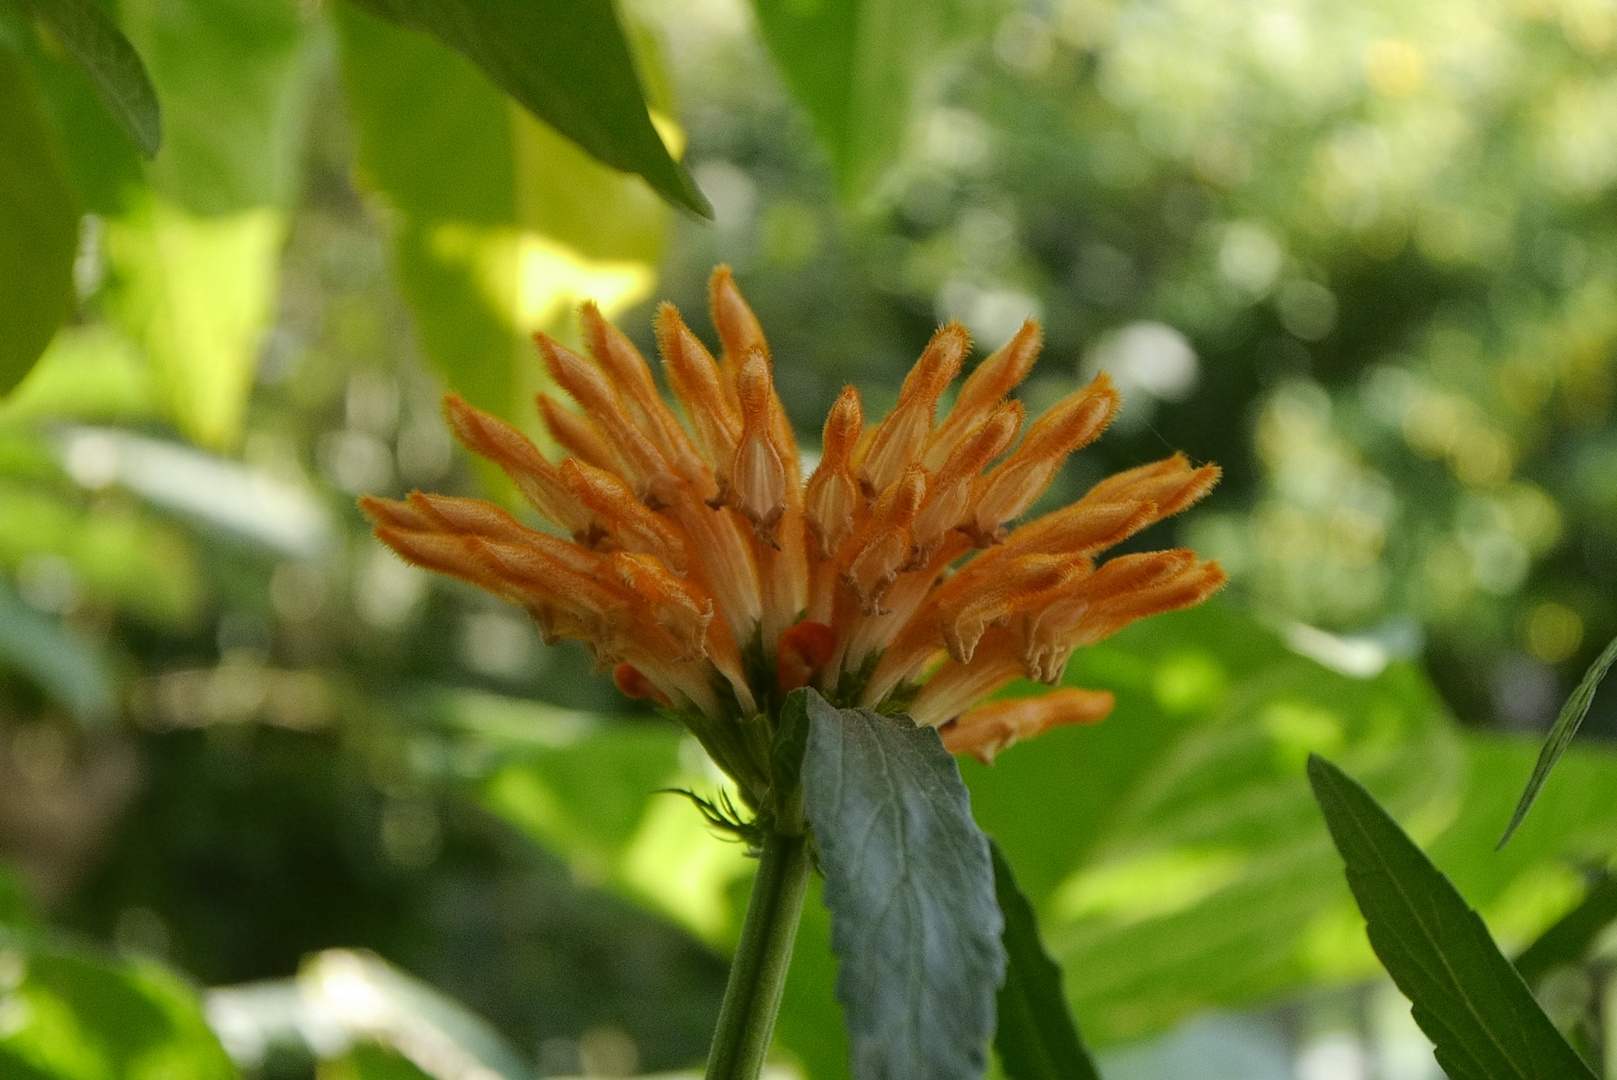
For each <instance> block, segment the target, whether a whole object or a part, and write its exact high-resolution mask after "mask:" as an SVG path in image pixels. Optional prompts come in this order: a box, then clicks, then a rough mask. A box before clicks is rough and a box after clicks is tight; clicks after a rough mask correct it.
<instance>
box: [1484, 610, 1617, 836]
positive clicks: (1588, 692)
mask: <svg viewBox="0 0 1617 1080" xmlns="http://www.w3.org/2000/svg"><path fill="white" fill-rule="evenodd" d="M1614 662H1617V638H1612V639H1611V642H1610V643H1609V644H1607V646H1606V647H1605V649H1604V650H1603V651H1602V652H1601V653H1600V655H1599V656H1597V657H1595V662H1594V663H1592V664H1590V665H1589V670H1588V671H1586V672H1584V673H1583V679H1582V680H1581V681H1580V682H1579V683H1578V687H1577V689H1576V690H1573V691H1572V695H1571V696H1570V697H1568V698H1567V699H1566V704H1565V705H1562V706H1561V713H1560V715H1559V716H1557V717H1556V718H1555V725H1554V726H1553V727H1551V728H1550V733H1549V735H1548V737H1546V738H1545V740H1544V748H1543V749H1542V750H1540V751H1539V755H1538V761H1537V762H1536V763H1535V764H1534V765H1533V775H1532V776H1531V777H1529V778H1528V780H1527V787H1526V788H1525V789H1524V790H1523V791H1522V797H1521V799H1520V800H1518V801H1517V803H1516V810H1515V812H1514V813H1512V814H1511V815H1510V824H1509V825H1506V826H1505V834H1504V835H1503V836H1501V837H1500V838H1499V846H1500V847H1504V846H1505V842H1506V841H1507V840H1509V839H1510V837H1511V834H1512V833H1514V832H1515V831H1516V829H1517V827H1518V826H1520V825H1521V823H1522V819H1523V818H1525V817H1526V816H1527V811H1529V810H1531V809H1532V808H1533V802H1534V800H1536V799H1537V798H1538V793H1539V792H1540V791H1541V790H1543V788H1544V782H1545V781H1546V780H1548V779H1549V778H1550V770H1552V769H1554V768H1555V763H1556V762H1558V761H1560V760H1561V755H1562V754H1564V753H1566V748H1567V747H1568V746H1570V745H1571V744H1572V737H1573V736H1574V735H1576V734H1577V733H1578V727H1579V726H1580V725H1581V724H1582V723H1583V718H1584V717H1585V716H1587V715H1588V713H1589V706H1590V704H1591V703H1592V702H1593V701H1594V699H1595V691H1596V690H1598V689H1599V688H1600V682H1601V680H1602V679H1604V678H1605V677H1606V672H1608V671H1610V670H1611V665H1612V664H1613V663H1614Z"/></svg>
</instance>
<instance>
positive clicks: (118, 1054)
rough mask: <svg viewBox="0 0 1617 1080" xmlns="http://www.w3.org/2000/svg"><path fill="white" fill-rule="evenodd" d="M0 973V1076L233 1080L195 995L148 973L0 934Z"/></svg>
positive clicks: (145, 964)
mask: <svg viewBox="0 0 1617 1080" xmlns="http://www.w3.org/2000/svg"><path fill="white" fill-rule="evenodd" d="M0 969H3V976H0V1009H3V1010H4V1014H5V1016H6V1018H7V1023H6V1025H5V1027H4V1028H0V1076H5V1077H8V1078H10V1077H16V1078H18V1080H82V1078H85V1077H162V1078H164V1080H234V1078H235V1076H236V1070H235V1068H234V1067H233V1066H232V1065H231V1063H230V1059H229V1058H227V1057H226V1056H225V1052H224V1049H223V1048H222V1047H221V1046H220V1045H219V1040H218V1038H217V1037H216V1036H215V1035H214V1033H213V1032H212V1031H211V1030H210V1029H209V1028H208V1025H207V1022H206V1021H205V1020H204V1019H203V1016H202V1009H201V1003H200V1002H199V1001H198V1000H197V995H196V992H195V990H193V989H192V988H191V987H189V986H187V985H186V984H185V983H183V982H182V981H181V980H180V979H178V978H177V977H175V976H174V975H173V974H171V973H170V972H168V971H167V970H166V969H164V968H161V967H159V966H158V965H156V964H154V963H151V962H149V961H135V962H115V961H112V960H108V959H104V958H102V957H99V956H95V955H93V954H91V953H89V952H85V951H81V950H77V949H70V948H64V947H62V946H59V945H54V944H49V943H46V942H43V941H40V940H38V939H36V938H35V937H33V936H32V935H17V934H11V933H8V932H7V931H5V930H3V929H0Z"/></svg>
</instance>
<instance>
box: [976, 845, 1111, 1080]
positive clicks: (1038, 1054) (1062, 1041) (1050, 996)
mask: <svg viewBox="0 0 1617 1080" xmlns="http://www.w3.org/2000/svg"><path fill="white" fill-rule="evenodd" d="M988 848H989V851H990V852H992V854H993V858H994V891H995V892H996V893H997V894H998V895H999V909H1000V911H1001V912H1002V913H1004V916H1005V936H1004V942H1005V959H1006V965H1005V985H1004V986H1002V987H1000V989H999V1002H998V1013H999V1025H998V1027H996V1028H995V1030H994V1049H995V1050H997V1051H998V1052H999V1061H1000V1065H1001V1066H1003V1067H1004V1069H1005V1075H1006V1076H1008V1077H1010V1080H1100V1073H1099V1071H1098V1070H1097V1069H1096V1068H1095V1063H1094V1061H1092V1060H1091V1059H1090V1057H1089V1051H1088V1050H1086V1049H1085V1048H1084V1044H1083V1040H1082V1039H1080V1038H1079V1036H1078V1028H1077V1026H1076V1025H1075V1024H1074V1023H1073V1021H1072V1012H1071V1010H1070V1009H1069V1008H1068V1006H1067V995H1066V991H1065V990H1063V989H1062V985H1061V968H1060V966H1059V965H1058V964H1057V963H1056V962H1055V961H1054V960H1052V959H1050V954H1049V953H1047V952H1045V951H1044V943H1043V942H1042V941H1040V940H1039V923H1038V919H1037V917H1036V916H1035V915H1034V913H1033V905H1032V904H1030V903H1029V902H1028V899H1027V897H1025V896H1023V895H1022V890H1021V889H1018V888H1017V887H1016V878H1015V877H1014V876H1013V875H1012V873H1011V864H1010V863H1009V862H1007V861H1006V860H1005V853H1004V852H1003V851H1001V850H1000V849H999V845H998V844H996V843H994V841H993V840H992V839H990V840H989V841H988Z"/></svg>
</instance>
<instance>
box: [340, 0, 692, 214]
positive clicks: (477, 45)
mask: <svg viewBox="0 0 1617 1080" xmlns="http://www.w3.org/2000/svg"><path fill="white" fill-rule="evenodd" d="M356 2H357V3H359V5H360V6H361V7H363V8H365V9H366V10H368V11H371V12H373V13H375V14H377V15H380V16H382V17H383V18H385V19H388V20H390V21H392V22H395V23H398V24H399V25H400V26H407V27H409V28H411V29H413V30H421V31H425V32H426V33H429V34H431V35H433V36H434V37H436V38H438V39H439V40H440V41H442V42H443V43H444V44H446V45H448V46H449V47H450V48H452V49H454V50H455V51H456V52H458V53H460V54H461V55H462V56H465V57H466V58H467V59H469V60H471V61H472V63H474V64H476V65H477V66H478V67H479V68H480V69H481V70H482V71H483V73H484V74H485V75H487V76H488V77H489V78H490V79H491V80H493V82H494V83H495V85H497V86H499V87H500V89H502V90H504V91H505V92H506V93H508V94H510V95H511V96H512V97H513V98H515V99H516V100H517V101H518V102H520V103H521V104H522V105H523V106H525V107H526V108H527V109H528V110H529V111H530V112H532V113H533V114H534V115H535V116H537V117H539V118H540V119H541V120H543V121H545V122H546V123H548V124H549V125H550V126H551V127H553V128H555V129H556V130H557V131H559V132H561V133H562V134H563V135H565V136H567V138H569V139H571V140H573V141H574V142H575V143H577V144H578V145H579V146H581V147H583V148H584V149H585V150H587V151H588V152H589V153H590V154H591V155H593V156H594V157H595V158H596V159H597V160H599V161H602V162H604V163H606V164H607V165H610V166H612V167H613V168H615V169H620V170H622V171H624V172H632V173H638V174H640V175H641V176H643V177H645V178H646V180H647V182H648V183H650V184H651V186H652V187H653V188H655V189H656V190H657V191H658V192H660V193H661V194H662V195H663V196H664V197H665V198H667V199H669V200H670V201H672V202H675V203H678V204H680V205H682V206H685V207H688V208H689V209H691V210H694V211H695V212H696V213H698V214H701V215H703V216H704V217H711V216H712V213H713V211H712V208H711V207H710V206H709V205H708V203H707V200H706V199H705V198H703V197H702V193H701V192H700V191H698V190H697V189H696V186H695V184H693V183H692V182H691V179H690V176H689V175H688V174H687V173H686V172H685V169H684V168H683V166H681V165H680V164H679V163H678V162H676V161H675V160H674V159H673V158H672V157H671V156H670V155H669V153H668V149H667V147H665V146H664V145H663V142H662V139H661V137H659V136H658V134H657V129H656V128H655V127H653V126H652V123H651V116H650V114H649V113H648V112H647V110H646V101H645V98H644V97H643V96H642V93H641V89H640V79H639V76H638V74H637V73H636V71H635V65H634V58H633V56H632V55H631V54H630V51H629V44H628V42H627V41H626V40H625V39H624V36H623V29H622V27H621V26H619V24H618V20H617V15H616V14H615V13H614V11H613V10H612V4H611V2H610V0H550V2H547V3H542V4H535V3H527V2H524V0H356Z"/></svg>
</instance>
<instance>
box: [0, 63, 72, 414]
mask: <svg viewBox="0 0 1617 1080" xmlns="http://www.w3.org/2000/svg"><path fill="white" fill-rule="evenodd" d="M78 224H79V212H78V207H77V205H76V201H75V199H74V198H73V196H72V194H71V192H70V189H69V188H68V182H67V178H66V176H65V175H64V174H63V172H62V166H61V164H60V162H59V161H58V160H57V157H56V154H55V151H54V148H53V147H52V145H51V139H50V136H49V135H48V134H47V133H46V129H45V127H44V124H43V122H42V120H41V118H40V115H39V112H38V111H37V110H36V109H35V107H34V95H33V91H32V88H31V87H30V86H29V85H28V83H27V82H26V81H25V80H24V78H23V72H22V67H21V65H20V64H19V63H18V61H17V59H16V58H15V57H14V55H13V54H12V53H11V51H10V50H9V49H5V48H3V47H0V394H4V393H7V392H9V391H10V390H11V388H12V387H14V386H16V385H17V383H19V382H20V381H22V377H23V376H24V375H26V374H28V370H29V369H30V368H31V367H33V365H34V361H35V360H38V359H39V356H40V354H41V353H43V352H44V351H45V346H47V345H48V344H50V340H51V337H52V335H54V334H55V333H56V329H57V327H59V326H61V325H62V322H63V321H64V320H65V319H66V318H67V316H68V314H69V312H71V311H72V309H73V255H74V251H75V249H76V248H77V245H78Z"/></svg>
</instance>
